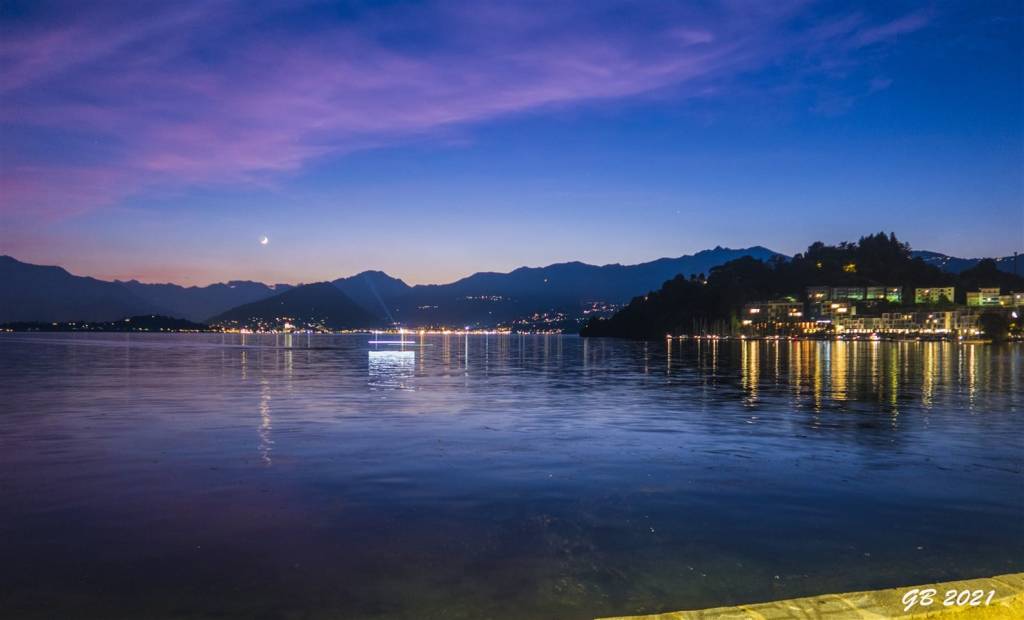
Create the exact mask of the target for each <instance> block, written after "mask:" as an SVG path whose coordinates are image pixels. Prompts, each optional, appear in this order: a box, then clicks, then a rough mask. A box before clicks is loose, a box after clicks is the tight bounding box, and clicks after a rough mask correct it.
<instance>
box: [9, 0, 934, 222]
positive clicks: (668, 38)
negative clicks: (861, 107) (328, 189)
mask: <svg viewBox="0 0 1024 620" xmlns="http://www.w3.org/2000/svg"><path fill="white" fill-rule="evenodd" d="M75 6H76V9H75V10H73V11H72V10H66V11H64V10H61V7H59V6H56V7H44V9H42V10H40V14H39V15H30V16H26V17H17V18H15V17H10V16H4V23H3V36H2V37H0V122H2V124H3V126H4V127H6V128H7V129H5V130H4V131H5V135H7V136H8V137H9V138H10V139H5V140H3V144H2V146H0V156H2V159H0V164H2V165H0V211H2V212H3V213H6V214H7V215H12V214H19V213H20V214H23V215H24V214H28V213H32V214H36V215H50V216H56V215H59V214H62V213H63V214H67V213H75V212H80V211H81V210H83V209H89V208H93V207H96V206H101V205H104V204H111V203H114V202H116V201H118V200H120V199H122V198H124V197H125V196H127V195H129V194H131V193H133V192H136V191H140V190H141V189H143V188H147V187H150V186H153V185H166V186H186V185H192V184H209V183H248V182H256V181H257V180H258V179H261V178H264V179H265V178H266V177H267V175H268V174H270V175H271V176H272V175H274V174H287V173H290V172H293V171H297V170H300V169H301V168H303V166H305V165H307V164H308V163H309V162H310V161H311V160H314V159H316V158H320V157H324V156H328V155H336V154H344V153H347V152H351V151H354V150H358V149H364V148H370V147H374V146H379V145H384V144H392V143H395V142H396V141H400V140H404V139H408V138H409V137H410V136H420V135H430V134H431V133H432V132H437V131H438V130H440V129H443V128H445V127H449V126H453V125H465V124H471V123H477V122H481V121H485V120H489V119H494V118H498V117H504V116H508V115H514V114H519V113H523V112H529V111H535V110H538V109H544V108H548V107H557V106H571V105H580V104H583V103H587V102H595V101H600V100H611V99H624V98H630V97H638V96H644V95H647V94H651V93H656V92H659V91H662V90H664V89H671V92H672V95H673V96H676V97H684V98H685V97H707V96H726V95H727V94H728V89H727V88H723V85H727V84H728V83H729V82H730V81H732V80H734V79H736V78H737V76H740V75H742V74H745V73H747V72H751V71H756V70H758V69H760V68H763V67H765V66H768V65H770V64H771V63H774V62H778V61H779V60H780V59H782V58H785V57H787V56H789V55H792V54H806V53H807V51H806V50H807V49H813V54H815V55H816V57H817V58H816V59H815V64H819V65H824V64H827V63H826V62H825V61H824V60H823V59H836V60H837V61H842V60H843V59H845V58H846V55H848V54H849V53H850V51H851V50H854V49H858V48H861V47H865V46H869V45H877V44H880V43H883V42H885V41H887V40H890V39H892V38H894V37H898V36H900V35H902V34H905V33H908V32H911V31H913V30H915V29H918V28H920V27H922V26H923V25H924V24H925V23H926V21H927V19H928V16H927V15H926V14H923V13H913V14H910V15H906V16H903V17H899V18H896V19H894V20H891V21H888V22H882V23H875V22H872V21H871V20H869V19H867V18H865V17H863V16H860V15H853V16H851V15H838V16H815V19H813V20H808V19H806V18H807V15H808V12H810V13H811V14H813V11H814V8H813V7H812V6H808V5H807V4H806V3H804V2H779V3H758V2H752V3H745V2H735V1H731V2H722V3H721V4H718V5H714V6H710V7H704V8H702V9H700V10H697V9H694V8H683V7H678V6H676V5H674V4H665V5H660V4H645V5H642V6H640V5H636V4H632V3H630V4H621V3H614V2H609V3H604V2H602V3H581V4H580V5H579V6H577V7H571V6H570V5H568V4H567V3H565V4H563V3H527V4H513V3H487V2H484V3H481V2H471V3H466V4H448V3H444V4H439V5H429V4H428V5H422V6H417V7H414V8H408V7H406V8H402V9H399V8H395V7H392V8H379V9H375V8H362V9H359V10H356V11H354V12H353V14H351V15H345V16H343V17H336V16H329V15H325V14H318V10H319V9H322V8H323V7H320V6H318V5H316V4H313V5H308V6H307V5H299V4H297V3H281V4H280V5H276V6H275V5H272V4H270V5H268V4H263V5H260V9H259V10H254V9H253V7H252V6H251V5H250V3H239V4H235V3H231V2H217V3H210V2H196V3H187V2H180V3H157V4H154V5H145V6H141V7H140V6H138V5H135V6H133V7H132V8H131V9H129V10H124V9H123V5H122V4H121V3H117V4H115V5H109V6H99V7H97V8H94V9H85V8H84V7H82V6H81V5H77V4H76V5H75ZM66 16H71V17H70V18H67V17H66ZM808 23H810V24H812V25H809V26H801V25H800V24H808ZM708 93H714V94H713V95H709V94H708ZM11 128H19V129H24V128H40V129H45V130H47V131H51V132H53V131H56V132H58V133H59V132H67V133H69V134H75V135H86V136H88V137H89V140H86V141H85V143H86V145H85V146H82V144H78V145H77V146H76V151H75V152H74V153H63V154H62V157H61V158H59V159H60V163H59V164H57V163H53V159H52V158H49V157H47V155H46V154H45V152H43V153H41V151H45V150H46V148H45V145H44V146H43V147H41V148H28V146H33V147H38V145H31V144H29V143H30V142H31V138H30V137H24V136H21V137H19V138H17V139H15V138H14V136H13V133H12V132H11ZM90 140H91V141H92V142H93V143H96V144H103V145H104V149H103V150H102V152H100V151H97V152H92V151H90V149H89V147H88V144H89V141H90ZM111 145H113V146H111ZM54 148H58V147H54Z"/></svg>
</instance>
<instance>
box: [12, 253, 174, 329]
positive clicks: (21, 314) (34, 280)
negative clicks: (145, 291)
mask: <svg viewBox="0 0 1024 620" xmlns="http://www.w3.org/2000/svg"><path fill="white" fill-rule="evenodd" d="M150 313H156V314H162V313H161V312H159V307H158V306H157V305H156V304H153V303H152V302H150V301H147V300H146V299H143V298H141V297H139V296H138V295H136V294H135V293H133V292H132V291H131V290H129V289H127V288H125V287H124V286H122V285H121V284H118V283H116V282H104V281H103V280H97V279H95V278H86V277H81V276H75V275H71V274H70V273H68V272H67V271H65V270H64V269H62V268H60V267H49V266H44V265H30V264H28V263H22V262H20V261H18V260H15V259H13V258H11V257H10V256H0V323H9V322H14V321H46V322H53V321H108V320H116V319H122V318H124V317H126V316H132V315H139V314H150Z"/></svg>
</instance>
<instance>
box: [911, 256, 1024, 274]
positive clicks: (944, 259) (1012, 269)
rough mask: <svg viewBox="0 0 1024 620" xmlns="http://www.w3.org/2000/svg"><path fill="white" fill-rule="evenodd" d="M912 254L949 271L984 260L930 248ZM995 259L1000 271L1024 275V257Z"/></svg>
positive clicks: (962, 268) (958, 270) (965, 268)
mask: <svg viewBox="0 0 1024 620" xmlns="http://www.w3.org/2000/svg"><path fill="white" fill-rule="evenodd" d="M910 256H911V257H912V258H920V259H921V260H923V261H924V262H926V263H928V264H929V265H935V266H936V267H938V268H939V269H941V270H943V271H946V272H948V273H960V272H962V271H966V270H968V269H970V268H971V267H974V266H975V265H977V264H978V263H979V262H981V261H982V260H983V259H981V258H957V257H956V256H947V255H945V254H940V253H938V252H929V251H928V250H913V251H911V252H910ZM993 260H995V261H996V267H997V268H998V269H999V271H1005V272H1006V273H1015V274H1016V275H1024V257H1014V256H1003V257H1002V258H994V259H993ZM1015 263H1016V264H1015Z"/></svg>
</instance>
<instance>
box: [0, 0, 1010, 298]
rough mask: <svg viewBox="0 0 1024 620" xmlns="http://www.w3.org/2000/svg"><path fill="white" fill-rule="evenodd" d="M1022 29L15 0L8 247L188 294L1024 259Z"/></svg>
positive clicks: (828, 12)
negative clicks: (838, 255)
mask: <svg viewBox="0 0 1024 620" xmlns="http://www.w3.org/2000/svg"><path fill="white" fill-rule="evenodd" d="M1022 11H1024V9H1022V5H1021V3H1020V2H1019V0H1011V1H1008V2H997V1H988V0H986V1H984V2H968V1H965V2H960V3H955V2H937V3H933V4H928V3H922V2H900V1H892V2H872V3H865V5H864V6H863V7H860V8H856V7H854V6H853V5H852V4H851V3H843V2H832V3H830V2H824V3H822V2H810V1H803V0H773V1H772V2H763V1H751V2H743V1H740V0H725V1H721V2H715V1H709V0H703V1H700V2H642V3H625V2H605V1H600V0H588V1H585V2H578V3H569V2H524V3H514V2H511V1H506V2H494V3H489V2H482V1H473V2H381V3H371V2H344V3H330V2H322V1H308V2H300V1H289V2H241V1H238V2H234V1H231V0H224V1H202V2H188V1H176V2H163V1H161V2H152V3H149V2H115V3H104V2H82V1H79V0H72V1H68V2H49V1H31V2H11V1H8V0H4V1H3V2H0V254H10V255H13V256H15V257H16V258H19V259H21V260H25V261H29V262H36V263H45V264H60V265H62V266H64V267H66V268H68V269H69V270H70V271H72V272H73V273H78V274H82V275H93V276H96V277H103V278H115V277H116V278H122V279H127V278H138V279H141V280H144V281H175V282H179V283H187V284H194V283H198V284H203V283H208V282H213V281H219V280H226V279H242V278H244V279H255V280H262V281H267V282H297V281H314V280H323V279H329V278H335V277H339V276H343V275H350V274H353V273H356V272H358V271H362V270H364V269H371V268H372V269H383V270H385V271H387V272H389V273H391V274H392V275H395V276H398V277H402V278H403V279H405V280H406V281H408V282H410V283H419V282H443V281H450V280H453V279H455V278H457V277H460V276H463V275H466V274H468V273H471V272H473V271H479V270H502V271H504V270H508V269H511V268H514V267H517V266H520V265H543V264H548V263H552V262H558V261H564V260H583V261H586V262H591V263H608V262H623V263H635V262H641V261H645V260H650V259H653V258H657V257H660V256H678V255H680V254H686V253H692V252H694V251H697V250H700V249H704V248H707V247H713V246H715V245H727V246H733V247H738V246H746V245H755V244H760V245H765V246H768V247H770V248H772V249H775V250H778V251H781V252H787V253H793V252H797V251H800V250H801V249H803V248H804V247H806V246H807V245H808V244H809V243H811V242H812V241H815V240H822V241H826V242H838V241H841V240H847V239H850V240H853V239H856V238H857V237H858V236H860V235H862V234H866V233H869V232H874V231H878V230H886V231H888V230H893V231H895V232H896V233H897V235H899V236H900V237H901V238H903V239H905V240H908V241H909V242H910V243H911V244H912V245H913V246H914V247H915V248H919V249H933V250H937V251H942V252H946V253H950V254H956V255H960V256H984V255H1002V254H1009V253H1012V251H1013V250H1022V249H1024V15H1022ZM263 235H266V236H268V237H269V239H270V242H269V243H268V244H266V245H261V244H260V238H261V236H263Z"/></svg>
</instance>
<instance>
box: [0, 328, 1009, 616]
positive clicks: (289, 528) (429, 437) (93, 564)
mask: <svg viewBox="0 0 1024 620" xmlns="http://www.w3.org/2000/svg"><path fill="white" fill-rule="evenodd" d="M368 340H369V337H367V336H314V337H311V338H308V339H307V337H306V336H295V337H293V338H291V337H289V338H286V337H285V336H278V337H275V336H272V335H271V336H263V337H254V336H249V337H247V339H246V340H245V343H244V345H243V344H242V341H241V337H239V336H223V337H222V336H221V335H219V334H218V335H136V334H132V335H127V334H43V335H30V334H6V335H2V336H0V558H2V560H3V561H2V562H0V610H2V612H0V615H3V617H5V618H22V617H25V618H36V617H38V618H49V617H74V618H144V617H145V618H171V617H173V618H206V617H219V618H224V617H227V618H328V617H330V618H389V619H390V618H467V619H469V618H472V619H476V618H496V619H497V618H500V619H529V618H552V619H559V620H561V619H570V620H571V619H574V618H592V617H594V616H600V615H611V614H626V613H642V612H648V613H650V612H655V611H665V610H671V609H686V608H701V607H708V606H715V605H725V604H736V603H742V602H752V601H760V600H771V599H778V598H784V597H793V596H802V595H811V594H820V593H826V592H835V591H848V590H855V589H867V588H876V587H895V586H899V585H908V584H914V583H923V582H930V581H936V580H946V579H958V578H970V577H979V576H989V575H993V574H997V573H1005V572H1011V571H1022V570H1024V525H1022V523H1024V522H1022V520H1021V517H1022V515H1024V432H1022V431H1024V423H1022V422H1024V420H1022V413H1024V412H1022V406H1024V393H1022V392H1024V390H1022V387H1024V349H1022V348H1021V347H1020V346H1002V347H997V346H982V345H958V344H949V343H869V342H863V343H842V342H833V343H827V342H822V343H819V342H788V341H783V342H750V341H747V342H721V343H718V344H714V343H709V342H704V343H699V344H698V343H694V342H675V343H673V344H671V346H670V347H669V345H667V344H666V343H664V342H656V343H647V344H644V343H637V342H623V341H615V340H595V339H590V340H586V339H581V338H576V337H571V336H563V337H559V336H548V337H544V336H469V337H468V338H467V337H465V336H463V335H451V336H447V337H445V336H427V337H425V338H424V339H422V340H417V341H416V342H417V343H416V345H414V346H406V347H404V351H400V350H399V349H400V347H396V346H391V345H371V344H368V343H367V341H368ZM285 347H292V348H285Z"/></svg>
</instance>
